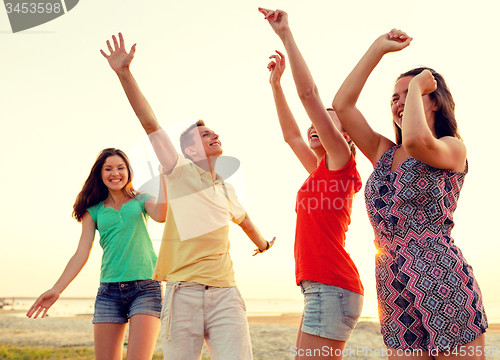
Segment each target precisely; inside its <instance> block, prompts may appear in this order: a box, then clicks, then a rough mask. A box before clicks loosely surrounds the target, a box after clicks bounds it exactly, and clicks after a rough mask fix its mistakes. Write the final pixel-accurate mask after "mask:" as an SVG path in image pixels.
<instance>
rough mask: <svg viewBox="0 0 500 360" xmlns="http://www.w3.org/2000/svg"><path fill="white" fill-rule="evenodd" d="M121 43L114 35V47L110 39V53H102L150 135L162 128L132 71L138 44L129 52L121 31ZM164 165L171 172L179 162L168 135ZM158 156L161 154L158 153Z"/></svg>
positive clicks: (163, 147)
mask: <svg viewBox="0 0 500 360" xmlns="http://www.w3.org/2000/svg"><path fill="white" fill-rule="evenodd" d="M118 36H119V38H120V43H118V41H117V40H116V37H115V36H114V35H113V43H114V49H113V47H112V46H111V44H110V42H109V40H108V41H106V44H107V46H108V50H109V52H110V55H107V54H106V53H105V52H104V51H103V50H101V54H102V55H103V56H104V57H105V58H106V59H107V60H108V62H109V65H110V66H111V68H112V69H113V71H114V72H115V73H116V74H117V75H118V79H119V80H120V83H121V84H122V87H123V90H124V91H125V94H126V95H127V98H128V101H129V102H130V105H131V106H132V109H134V112H135V114H136V115H137V118H138V119H139V121H140V122H141V125H142V127H143V128H144V130H145V131H146V133H147V134H148V135H149V134H151V133H153V132H155V131H157V130H159V129H161V127H160V125H159V124H158V121H157V120H156V116H155V114H154V112H153V109H152V108H151V106H150V105H149V103H148V101H147V100H146V97H145V96H144V95H143V93H142V92H141V89H140V88H139V85H138V84H137V82H136V81H135V79H134V77H133V76H132V73H131V72H130V64H131V63H132V60H133V58H134V54H135V49H136V45H137V44H134V45H133V46H132V48H131V49H130V52H129V53H127V51H126V50H125V41H124V40H123V36H122V34H121V33H120V34H119V35H118ZM162 152H163V153H164V154H162V155H163V156H161V157H162V165H163V168H164V169H165V171H166V172H167V173H170V172H171V171H172V169H173V168H174V166H175V164H176V163H177V151H176V150H175V148H174V145H173V144H172V141H171V140H170V138H169V137H168V136H167V137H166V139H165V140H164V143H163V144H162ZM156 155H157V156H158V158H160V156H159V155H158V154H156Z"/></svg>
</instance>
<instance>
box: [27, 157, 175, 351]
mask: <svg viewBox="0 0 500 360" xmlns="http://www.w3.org/2000/svg"><path fill="white" fill-rule="evenodd" d="M132 178H133V172H132V168H131V167H130V162H129V160H128V158H127V156H126V155H125V153H124V152H123V151H121V150H118V149H114V148H108V149H104V150H103V151H101V153H100V154H99V156H98V157H97V160H96V161H95V163H94V165H93V167H92V170H91V171H90V175H89V177H88V178H87V180H86V182H85V184H84V185H83V189H82V191H81V192H80V194H79V195H78V197H77V199H76V202H75V205H74V206H73V208H74V211H73V216H74V217H75V218H76V220H77V221H79V222H81V223H82V235H81V237H80V243H79V244H78V248H77V250H76V253H75V255H73V257H72V258H71V259H70V260H69V262H68V265H67V266H66V268H65V269H64V272H63V273H62V275H61V277H60V278H59V280H58V281H57V282H56V283H55V284H54V286H53V287H52V288H51V289H50V290H48V291H46V292H45V293H43V294H42V295H40V297H39V298H38V299H37V300H36V301H35V303H34V304H33V306H32V307H31V308H30V309H29V311H28V312H27V314H26V315H27V316H28V317H32V316H33V315H34V317H35V318H37V317H38V316H39V315H40V314H42V317H44V316H45V315H46V314H47V311H48V309H49V308H50V307H51V306H52V305H53V304H54V303H55V302H56V301H57V299H58V298H59V296H60V295H61V293H62V292H63V291H64V289H66V287H67V286H68V285H69V284H70V283H71V281H73V279H74V278H75V277H76V276H77V275H78V273H79V272H80V270H81V269H82V268H83V266H84V265H85V263H86V262H87V259H88V257H89V255H90V251H91V249H92V244H93V242H94V236H95V230H96V229H97V230H98V231H99V234H100V241H99V243H100V245H101V247H102V249H103V255H102V263H101V276H100V281H101V284H100V287H99V290H98V293H97V298H96V303H95V312H94V319H93V323H94V348H95V356H96V359H97V360H100V359H112V360H115V359H116V360H119V359H120V360H121V359H122V349H123V340H124V336H125V330H126V327H127V323H128V321H129V319H130V330H129V340H128V346H127V359H129V360H130V359H151V357H152V355H153V351H154V346H155V344H156V338H157V335H158V331H159V327H160V319H159V318H160V311H161V285H160V283H159V282H158V281H155V280H151V277H152V275H153V270H154V267H155V264H156V254H155V252H154V250H153V245H152V243H151V239H150V237H149V234H148V231H147V221H148V217H151V218H152V219H153V220H155V221H157V222H165V217H166V212H167V206H166V186H165V182H164V179H163V176H160V193H159V196H158V202H157V201H156V200H155V199H154V198H153V197H152V196H151V195H148V194H138V193H137V192H136V190H135V189H134V188H133V186H132Z"/></svg>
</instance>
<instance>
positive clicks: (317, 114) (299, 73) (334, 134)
mask: <svg viewBox="0 0 500 360" xmlns="http://www.w3.org/2000/svg"><path fill="white" fill-rule="evenodd" d="M260 11H261V12H262V13H263V14H264V15H265V16H266V19H267V20H268V21H269V23H270V24H271V27H272V28H273V30H274V31H275V32H276V34H278V36H279V37H280V39H281V40H282V41H283V45H284V46H285V49H286V51H287V53H288V58H289V61H290V67H291V69H292V75H293V80H294V81H295V86H296V88H297V93H298V95H299V97H300V100H301V101H302V105H303V106H304V109H305V110H306V112H307V115H308V116H309V118H310V119H311V121H312V123H313V125H314V127H315V129H316V131H317V133H318V135H319V138H320V140H321V143H322V145H323V147H324V148H325V150H326V152H327V154H328V155H329V156H328V157H327V167H328V168H329V169H330V170H338V169H341V168H342V167H343V166H344V165H345V164H346V163H347V162H348V161H349V159H350V157H351V151H350V149H349V146H348V145H347V142H346V141H345V139H344V137H343V136H342V134H341V133H340V131H339V130H338V129H337V127H336V126H335V124H334V123H333V121H332V119H331V117H330V115H329V114H328V112H327V111H326V108H325V107H324V105H323V102H322V101H321V98H320V96H319V92H318V88H317V86H316V84H315V83H314V80H313V78H312V75H311V73H310V71H309V68H308V67H307V64H306V62H305V60H304V58H303V56H302V54H301V53H300V51H299V48H298V46H297V44H296V43H295V40H294V38H293V35H292V32H291V31H290V27H289V25H288V15H287V14H286V13H285V12H284V11H281V10H276V11H271V10H267V9H261V10H260Z"/></svg>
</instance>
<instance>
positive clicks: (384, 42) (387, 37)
mask: <svg viewBox="0 0 500 360" xmlns="http://www.w3.org/2000/svg"><path fill="white" fill-rule="evenodd" d="M412 40H413V38H412V37H410V36H409V35H408V34H407V33H405V32H404V31H401V30H398V29H392V30H391V31H389V32H388V33H387V34H384V35H382V36H380V37H379V38H378V39H377V40H376V41H377V42H379V43H380V45H381V46H382V50H383V52H384V54H386V53H390V52H395V51H400V50H403V49H404V48H405V47H407V46H408V45H410V43H411V41H412Z"/></svg>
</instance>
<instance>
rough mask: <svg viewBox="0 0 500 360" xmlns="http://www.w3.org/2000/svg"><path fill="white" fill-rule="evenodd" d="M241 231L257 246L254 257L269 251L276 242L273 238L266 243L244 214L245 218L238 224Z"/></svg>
mask: <svg viewBox="0 0 500 360" xmlns="http://www.w3.org/2000/svg"><path fill="white" fill-rule="evenodd" d="M239 225H240V227H241V229H242V230H243V231H244V232H245V234H247V236H248V238H249V239H250V240H252V242H253V243H254V244H255V245H257V249H255V253H254V255H257V254H259V253H263V252H264V251H266V250H269V249H270V248H271V246H273V245H274V242H275V241H276V237H274V238H273V239H272V240H271V241H270V242H267V241H266V240H265V239H264V238H263V237H262V235H261V234H260V231H259V229H257V226H255V224H254V223H253V222H252V220H250V217H249V216H248V214H245V218H244V219H243V221H242V222H240V223H239Z"/></svg>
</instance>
